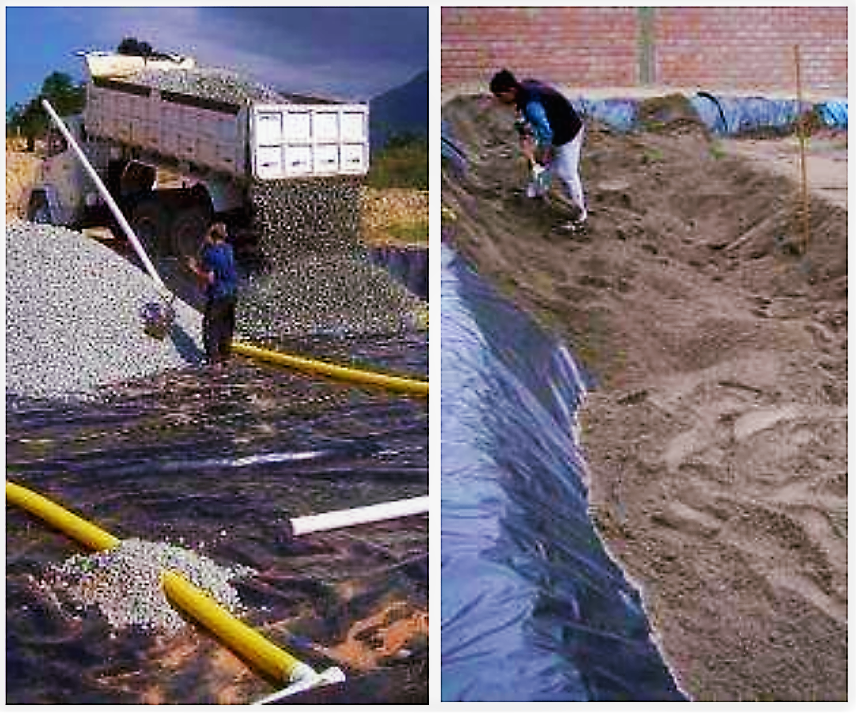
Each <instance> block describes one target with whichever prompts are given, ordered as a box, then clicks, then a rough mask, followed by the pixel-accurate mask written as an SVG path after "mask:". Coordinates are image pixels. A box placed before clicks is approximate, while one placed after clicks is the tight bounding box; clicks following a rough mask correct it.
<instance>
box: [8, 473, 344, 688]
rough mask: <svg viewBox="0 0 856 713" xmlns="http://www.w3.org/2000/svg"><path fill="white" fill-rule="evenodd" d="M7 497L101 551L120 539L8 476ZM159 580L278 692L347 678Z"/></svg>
mask: <svg viewBox="0 0 856 713" xmlns="http://www.w3.org/2000/svg"><path fill="white" fill-rule="evenodd" d="M6 502H7V503H11V504H12V505H17V506H18V507H21V508H23V509H24V510H27V511H28V512H30V513H32V514H33V515H36V516H37V517H40V518H41V519H42V520H44V521H45V522H47V523H49V524H50V525H53V526H54V527H56V528H57V529H58V530H60V531H61V532H64V533H65V534H66V535H68V536H69V537H71V538H72V539H74V540H76V541H77V542H79V543H81V544H83V545H85V546H86V547H89V548H90V549H93V550H96V551H100V550H109V549H112V548H113V547H116V546H117V545H118V544H119V543H120V542H121V540H119V538H118V537H114V536H113V535H111V534H110V533H109V532H105V531H104V530H102V529H101V528H100V527H98V526H97V525H93V524H92V523H91V522H87V521H86V520H84V519H83V518H82V517H80V516H78V515H75V514H74V513H73V512H70V511H68V510H66V509H65V508H64V507H62V506H60V505H57V504H56V503H54V502H51V501H50V500H48V499H47V498H45V497H43V496H41V495H39V494H38V493H35V492H33V491H32V490H28V489H27V488H24V487H22V486H20V485H16V484H15V483H11V482H9V481H8V480H7V481H6ZM161 584H162V585H163V588H164V591H165V593H166V595H167V597H169V598H170V599H171V600H172V601H173V602H174V603H175V604H176V605H178V606H179V607H180V608H181V609H182V610H183V611H185V612H186V613H187V614H190V615H191V616H192V617H193V618H194V619H196V620H197V621H198V622H199V623H200V624H202V625H203V626H204V627H206V628H207V629H208V630H209V631H211V632H212V633H213V634H214V635H215V636H217V637H218V638H219V639H220V640H221V641H222V642H223V643H224V644H225V645H226V646H228V647H229V648H230V649H231V650H232V651H234V652H235V653H237V654H238V655H239V656H241V657H243V658H244V660H245V661H248V662H249V663H250V664H252V665H253V666H254V667H255V668H256V670H258V671H260V672H262V673H264V674H265V675H267V676H269V677H270V678H272V679H274V680H276V681H280V682H284V683H287V684H289V685H288V688H286V689H285V690H284V691H280V692H279V693H278V694H274V695H275V696H277V697H282V696H285V695H291V694H293V693H297V692H298V691H301V690H306V689H307V688H312V687H314V686H317V685H320V684H326V683H336V682H339V681H343V680H344V678H345V677H344V674H343V673H342V671H341V670H339V669H338V668H335V667H334V668H331V669H327V670H326V671H324V672H323V673H321V674H318V673H316V672H315V671H314V669H312V668H311V667H310V666H309V665H307V664H305V663H303V662H302V661H299V660H298V659H296V658H294V656H292V655H291V654H289V653H287V652H285V651H283V650H282V649H280V648H278V647H277V646H275V645H274V644H273V643H271V642H270V641H268V640H267V639H266V638H264V637H263V636H262V635H261V634H259V633H258V632H256V631H254V630H253V629H251V628H250V627H248V626H247V625H246V624H243V623H242V622H240V621H239V620H238V619H236V618H235V617H233V616H232V615H231V614H230V613H229V612H227V611H226V610H225V609H223V608H222V607H221V606H220V605H219V604H217V602H215V601H214V600H213V599H211V597H209V596H208V595H207V594H205V593H204V592H203V591H202V590H200V589H199V588H197V587H196V586H195V585H193V584H191V583H190V582H188V581H187V580H186V579H185V578H184V577H183V576H182V575H180V574H178V573H176V572H163V573H162V575H161Z"/></svg>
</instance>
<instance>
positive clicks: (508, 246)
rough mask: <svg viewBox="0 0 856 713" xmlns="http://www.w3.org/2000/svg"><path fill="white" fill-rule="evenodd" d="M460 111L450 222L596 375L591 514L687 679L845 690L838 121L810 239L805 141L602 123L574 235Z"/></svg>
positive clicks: (731, 686)
mask: <svg viewBox="0 0 856 713" xmlns="http://www.w3.org/2000/svg"><path fill="white" fill-rule="evenodd" d="M444 118H445V119H446V120H447V121H448V122H449V124H450V126H451V127H452V131H453V134H454V136H455V137H456V139H457V140H458V142H459V143H460V145H461V148H462V149H463V150H464V152H465V153H466V155H467V157H468V159H469V170H468V172H467V173H466V174H465V175H459V174H456V173H455V172H454V171H453V170H452V169H451V167H450V166H449V167H446V168H445V169H444V176H443V206H444V209H445V210H444V217H448V221H447V222H446V224H445V225H444V234H445V235H447V236H448V239H449V240H450V242H452V243H453V244H454V245H455V246H456V248H457V250H458V251H459V252H460V253H462V254H463V255H465V256H467V257H468V258H469V259H470V260H471V261H472V262H473V263H474V264H475V265H476V266H477V268H478V270H479V272H480V273H481V274H482V275H483V276H485V277H486V278H488V279H489V280H490V281H491V282H493V283H494V284H495V285H496V286H498V287H499V288H500V289H501V290H502V291H503V292H504V293H506V294H507V295H509V296H511V297H512V298H513V299H514V300H515V301H516V302H517V303H518V304H520V305H521V306H522V307H523V308H525V309H527V310H528V311H529V312H530V313H532V314H533V315H535V316H537V317H538V318H539V319H540V321H541V322H542V323H543V324H544V325H545V326H546V327H547V328H548V329H550V330H552V331H554V332H555V333H557V334H558V335H559V336H560V337H561V338H562V339H564V340H565V341H566V343H568V344H569V345H570V346H571V348H572V349H573V350H574V352H575V353H576V355H577V356H578V357H579V358H580V359H581V360H582V361H583V363H584V365H585V366H586V367H587V368H588V369H589V370H590V372H591V373H592V374H593V376H594V378H595V379H596V382H597V383H596V386H595V387H594V388H593V389H592V391H591V393H590V394H589V396H588V400H587V402H586V405H585V407H584V410H583V413H582V421H583V436H582V438H583V446H584V449H585V452H586V457H587V460H588V464H589V481H590V482H589V488H590V508H591V511H592V515H593V517H594V520H595V522H596V525H597V527H598V530H599V532H600V534H601V536H602V538H603V539H604V541H605V543H606V544H607V547H608V549H609V550H610V552H611V553H612V554H613V556H614V557H615V558H616V559H617V560H618V561H619V563H620V564H621V565H622V567H623V568H624V569H625V571H626V572H627V573H628V575H629V576H630V577H631V578H632V579H633V581H634V582H635V583H636V584H637V586H639V588H640V589H641V590H642V593H643V599H644V601H645V606H646V609H647V611H648V614H649V618H650V620H651V623H652V626H653V627H654V629H655V631H656V632H657V637H658V639H659V641H660V645H661V648H662V650H663V652H664V656H665V658H666V660H667V662H668V663H669V664H670V666H671V667H672V670H673V672H674V673H675V676H676V678H677V679H678V681H679V684H680V686H681V687H682V689H683V690H684V691H685V692H687V693H688V694H689V695H690V696H691V697H692V698H694V699H697V700H706V701H712V700H717V701H737V700H753V701H754V700H783V701H807V700H846V699H847V620H846V617H847V211H846V135H845V134H841V135H838V136H835V135H832V136H830V135H827V136H826V137H824V138H823V139H818V140H817V141H815V140H813V141H811V142H809V147H810V149H809V157H808V162H809V163H808V166H809V169H810V172H809V176H810V180H809V185H810V187H811V188H812V194H811V202H810V222H809V234H808V238H807V239H806V235H805V232H804V225H805V224H804V221H803V219H802V214H801V212H800V206H801V205H802V201H801V200H800V191H799V183H798V180H797V179H798V178H799V172H798V169H797V164H796V162H795V161H796V158H795V153H794V151H795V146H796V144H795V141H794V139H793V138H790V139H785V140H781V139H779V140H775V141H772V140H770V141H753V142H749V141H743V140H728V141H719V140H712V139H711V138H710V137H709V136H708V135H707V133H706V131H705V130H704V128H703V127H701V126H699V125H698V124H697V123H695V122H694V121H693V120H692V119H691V118H689V116H680V113H679V112H678V113H677V114H675V115H672V116H671V118H670V119H669V120H668V121H666V122H665V123H664V124H662V125H660V126H659V127H658V128H657V129H656V130H651V131H647V132H642V133H633V134H627V135H619V134H615V133H611V132H610V131H608V130H606V129H605V128H604V127H598V126H589V127H588V132H587V135H586V140H585V144H584V147H583V160H582V169H581V172H582V177H583V182H584V185H585V188H586V195H587V199H588V202H589V208H590V211H591V217H590V227H589V229H588V231H587V233H585V234H582V235H575V234H570V235H569V234H562V233H557V232H556V231H554V230H553V228H554V226H556V225H557V224H559V223H562V222H564V221H565V220H567V217H568V216H569V215H570V212H569V210H568V209H567V208H566V207H564V206H563V204H562V202H561V200H560V199H558V198H556V196H553V197H552V198H551V199H550V202H549V205H541V204H537V202H533V201H531V200H530V199H526V198H525V197H523V196H522V193H521V187H522V186H523V185H524V183H525V178H526V173H527V172H526V167H525V165H524V164H523V161H522V159H520V157H519V153H518V151H517V149H516V139H515V135H514V133H513V130H512V128H511V124H512V120H513V116H510V115H508V114H507V113H504V112H503V111H502V110H501V109H500V108H498V107H497V106H496V105H495V104H494V103H493V102H491V101H490V100H488V99H487V98H485V97H458V98H456V99H453V100H451V101H449V102H448V103H447V104H446V105H445V106H444ZM745 152H750V155H749V156H748V157H747V156H746V155H744V153H745ZM818 170H819V171H820V173H818ZM812 171H814V173H812ZM820 175H822V176H824V178H823V180H820V179H819V176H820ZM842 185H843V186H844V189H843V191H842ZM821 188H827V189H829V190H826V191H823V190H820V189H821ZM836 198H837V200H836Z"/></svg>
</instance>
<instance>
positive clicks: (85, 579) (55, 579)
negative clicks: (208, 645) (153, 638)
mask: <svg viewBox="0 0 856 713" xmlns="http://www.w3.org/2000/svg"><path fill="white" fill-rule="evenodd" d="M165 570H174V571H177V572H179V573H181V574H183V575H184V577H185V578H186V579H187V580H189V581H190V582H192V583H193V584H195V585H196V586H197V587H199V588H200V589H202V590H204V591H205V592H206V593H207V594H208V595H209V596H210V597H212V598H213V599H214V600H215V601H216V602H217V603H218V604H220V605H221V606H222V607H223V608H224V609H226V610H227V611H229V612H231V613H233V614H237V613H238V612H239V611H240V608H241V602H240V599H239V597H238V593H237V591H236V590H235V588H234V587H232V586H231V585H230V584H229V581H230V580H232V579H235V578H236V577H245V576H250V575H252V574H254V571H253V570H252V569H250V568H249V567H244V566H241V565H233V566H231V567H223V566H220V565H218V564H217V563H216V562H214V561H213V560H211V559H209V558H207V557H204V556H202V555H198V554H196V553H195V552H193V551H191V550H188V549H185V548H183V547H178V546H176V545H170V544H166V543H162V542H148V541H145V540H140V539H136V538H130V539H127V540H122V541H121V542H120V543H119V544H118V545H117V546H116V547H113V548H112V549H109V550H105V551H104V552H98V553H96V554H90V555H74V556H73V557H70V558H69V559H67V560H66V561H65V562H63V563H62V564H61V565H57V566H55V567H53V568H51V569H50V570H49V571H48V573H47V576H46V578H45V581H44V582H43V583H42V585H43V586H47V587H50V588H52V589H53V590H55V591H61V592H64V593H65V594H67V595H68V597H69V598H70V599H71V600H72V602H74V603H75V604H77V605H79V606H81V607H86V606H93V605H94V606H97V607H98V609H99V610H100V611H101V613H102V614H103V615H104V617H105V618H106V619H107V621H108V622H109V623H110V625H111V626H113V627H114V628H116V629H123V628H127V627H130V626H136V627H140V628H143V629H149V630H152V629H156V630H159V631H165V632H167V633H174V632H176V631H178V630H179V629H181V628H182V627H183V626H184V625H185V621H184V619H183V618H182V617H181V616H180V615H179V614H178V613H177V612H176V611H175V610H174V609H173V607H172V606H171V605H170V603H169V602H168V601H167V599H166V595H165V594H164V592H163V588H162V587H161V584H160V576H161V572H163V571H165Z"/></svg>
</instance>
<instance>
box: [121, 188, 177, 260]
mask: <svg viewBox="0 0 856 713" xmlns="http://www.w3.org/2000/svg"><path fill="white" fill-rule="evenodd" d="M128 222H129V223H130V224H131V228H133V230H134V233H135V235H136V236H137V239H138V240H139V241H140V242H141V243H142V244H143V248H145V251H146V253H147V254H148V255H149V256H150V257H163V256H164V255H165V254H167V253H168V251H169V223H170V217H169V213H168V212H167V210H166V209H165V208H164V207H163V205H161V203H160V202H159V201H158V200H156V199H154V198H143V199H142V200H140V201H139V202H137V203H136V204H135V205H134V206H133V207H132V208H131V210H130V217H129V218H128Z"/></svg>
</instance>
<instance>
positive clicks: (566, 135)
mask: <svg viewBox="0 0 856 713" xmlns="http://www.w3.org/2000/svg"><path fill="white" fill-rule="evenodd" d="M520 87H521V88H520V91H518V93H517V108H518V109H519V110H520V111H521V112H522V113H523V115H524V116H525V117H526V118H527V119H528V120H529V121H530V122H532V123H535V121H536V120H535V118H534V117H533V116H531V115H530V113H531V109H530V110H529V111H527V107H529V106H530V105H531V104H532V103H533V102H536V103H538V104H540V105H541V106H542V107H543V108H544V113H545V114H546V115H547V121H548V122H549V123H550V127H549V128H550V130H551V131H552V135H553V136H552V141H551V143H552V144H553V145H554V146H561V145H562V144H566V143H568V142H569V141H573V139H574V138H575V137H576V135H577V134H578V133H580V129H582V126H583V123H582V121H581V120H580V117H579V115H578V114H577V112H576V111H574V107H573V106H571V103H570V102H569V101H568V100H567V99H565V97H564V96H562V95H561V94H560V93H559V92H557V91H556V90H555V89H553V88H552V87H550V86H548V85H546V84H544V83H542V82H538V81H536V80H534V79H524V80H523V81H522V82H521V83H520Z"/></svg>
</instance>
